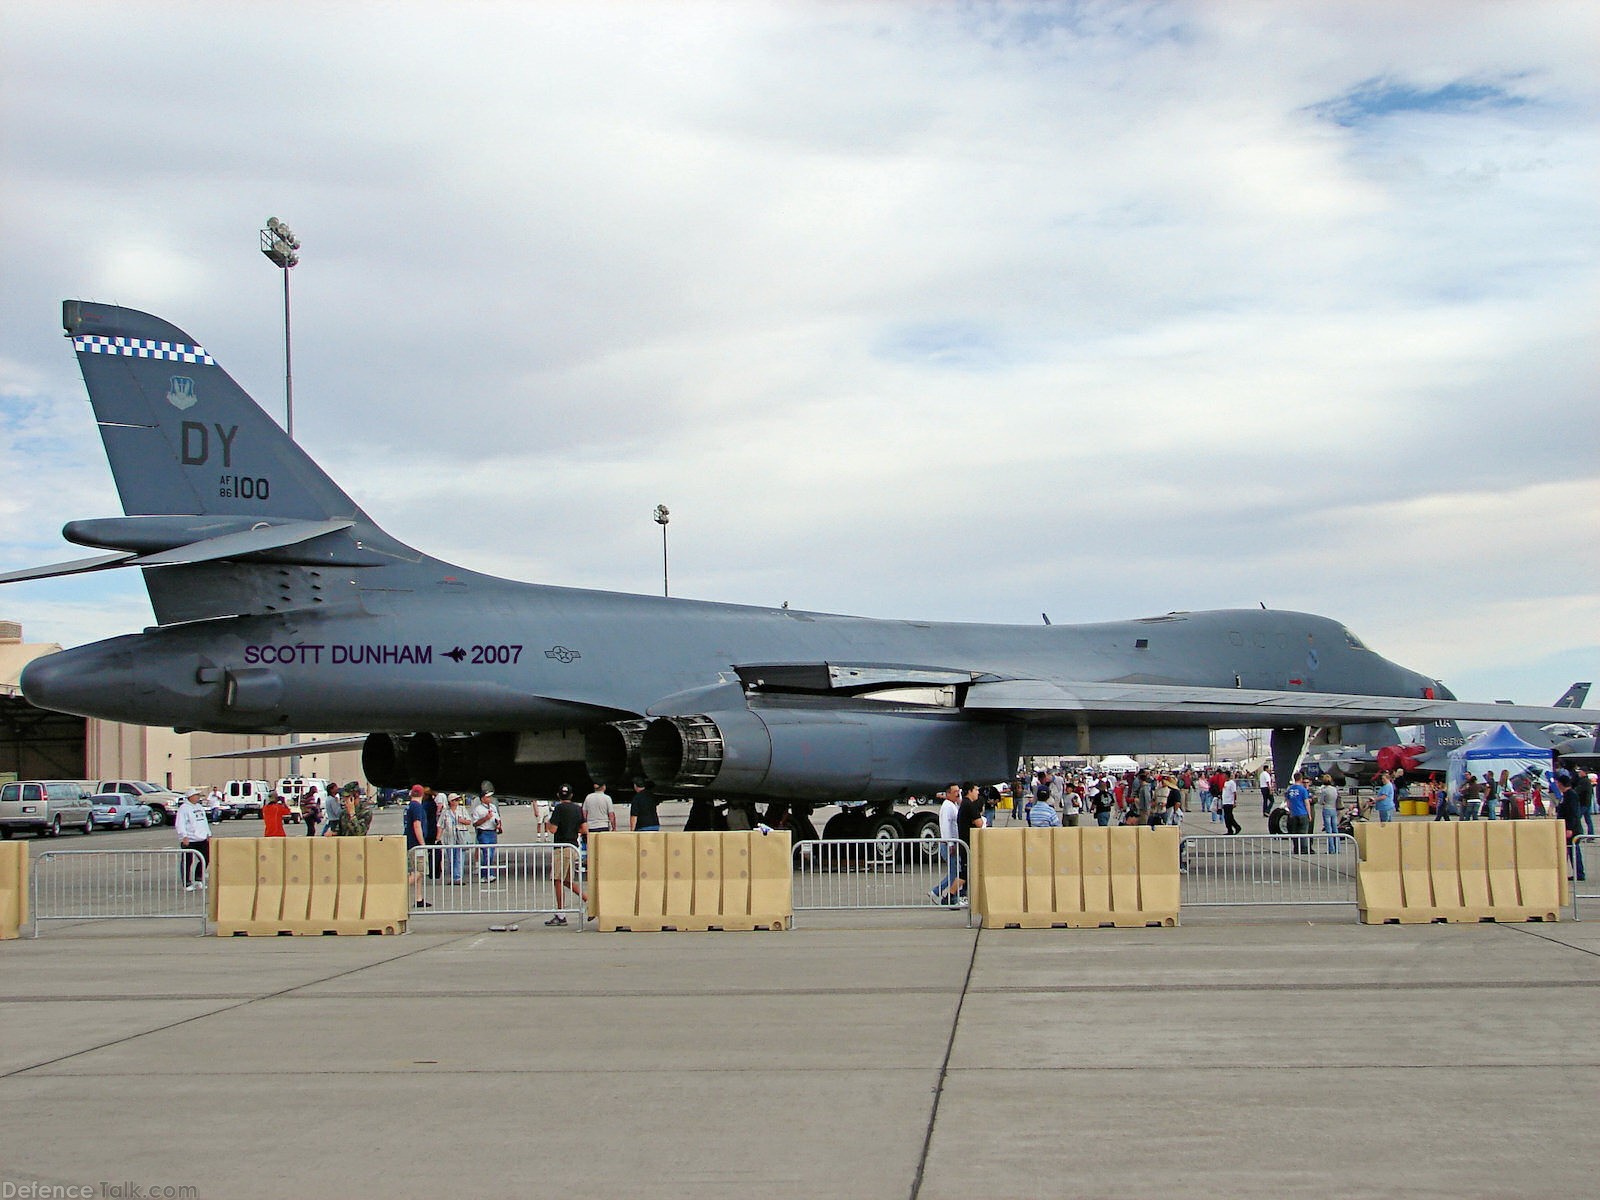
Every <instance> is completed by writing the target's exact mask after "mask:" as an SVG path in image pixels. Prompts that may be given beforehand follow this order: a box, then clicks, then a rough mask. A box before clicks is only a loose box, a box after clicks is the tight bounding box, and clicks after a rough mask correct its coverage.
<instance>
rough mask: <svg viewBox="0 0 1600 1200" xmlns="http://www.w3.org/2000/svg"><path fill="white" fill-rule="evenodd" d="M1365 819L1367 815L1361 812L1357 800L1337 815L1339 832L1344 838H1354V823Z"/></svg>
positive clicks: (1359, 803)
mask: <svg viewBox="0 0 1600 1200" xmlns="http://www.w3.org/2000/svg"><path fill="white" fill-rule="evenodd" d="M1366 819H1367V814H1366V813H1364V812H1362V811H1361V802H1360V801H1359V800H1358V801H1357V802H1356V803H1354V804H1352V805H1351V806H1350V807H1349V808H1347V809H1345V810H1344V811H1343V812H1342V813H1340V814H1339V832H1340V833H1341V834H1343V835H1344V836H1345V837H1355V835H1356V822H1357V821H1365V820H1366Z"/></svg>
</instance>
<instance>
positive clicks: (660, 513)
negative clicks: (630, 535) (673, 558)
mask: <svg viewBox="0 0 1600 1200" xmlns="http://www.w3.org/2000/svg"><path fill="white" fill-rule="evenodd" d="M671 518H672V514H671V513H670V512H669V511H668V510H667V506H666V505H665V504H658V505H656V511H655V519H656V524H657V525H659V526H661V594H662V595H663V596H670V595H671V594H672V593H671V591H669V590H668V588H667V522H668V521H669V520H671Z"/></svg>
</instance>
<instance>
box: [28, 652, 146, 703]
mask: <svg viewBox="0 0 1600 1200" xmlns="http://www.w3.org/2000/svg"><path fill="white" fill-rule="evenodd" d="M21 683H22V694H23V695H24V696H25V697H27V700H28V703H29V704H33V705H35V706H37V707H39V708H48V709H52V710H53V711H55V712H65V713H75V714H77V715H78V716H84V717H109V718H110V719H112V720H116V719H118V717H119V716H120V709H121V708H122V706H123V704H125V703H126V702H127V701H128V700H131V699H132V697H133V654H132V652H131V651H130V650H127V649H123V648H121V647H117V646H114V645H110V644H103V643H95V644H93V645H89V646H79V647H77V648H75V649H72V650H59V651H57V652H56V653H54V654H47V655H45V656H44V657H43V658H36V659H34V660H33V661H32V662H30V663H29V664H28V665H27V666H25V667H23V668H22V679H21Z"/></svg>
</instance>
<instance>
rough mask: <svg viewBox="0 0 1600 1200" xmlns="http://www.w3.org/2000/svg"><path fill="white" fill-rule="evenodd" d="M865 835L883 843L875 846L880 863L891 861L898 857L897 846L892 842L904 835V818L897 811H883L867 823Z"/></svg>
mask: <svg viewBox="0 0 1600 1200" xmlns="http://www.w3.org/2000/svg"><path fill="white" fill-rule="evenodd" d="M866 824H867V836H868V837H870V838H871V839H872V840H873V841H875V842H881V843H883V844H882V845H880V846H877V847H875V848H874V849H875V857H876V858H877V860H878V861H879V862H880V863H892V862H894V861H895V859H896V858H897V857H898V852H899V847H897V846H895V845H894V843H895V842H898V841H903V840H904V839H905V837H906V823H905V819H904V818H903V817H901V816H900V814H899V813H885V814H884V815H883V816H879V817H873V818H872V819H871V820H870V821H868V822H867V823H866Z"/></svg>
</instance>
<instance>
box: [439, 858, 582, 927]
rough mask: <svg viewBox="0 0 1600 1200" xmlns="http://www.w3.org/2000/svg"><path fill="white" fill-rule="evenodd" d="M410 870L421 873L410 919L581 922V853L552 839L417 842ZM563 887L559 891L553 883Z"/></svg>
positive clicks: (580, 923) (578, 923)
mask: <svg viewBox="0 0 1600 1200" xmlns="http://www.w3.org/2000/svg"><path fill="white" fill-rule="evenodd" d="M411 855H412V858H411V870H412V871H413V872H415V873H420V874H421V876H422V879H421V880H420V885H421V892H422V899H423V901H424V902H425V903H424V904H423V905H421V906H413V908H412V910H411V914H412V916H414V917H424V916H449V915H451V914H463V915H487V914H493V915H503V916H520V915H529V916H532V915H536V914H546V913H547V914H549V915H551V916H552V917H557V916H560V917H569V918H570V917H573V916H576V917H577V920H576V921H575V922H572V923H573V924H576V925H579V926H581V925H582V924H583V902H582V899H581V897H582V896H584V895H585V894H586V893H587V890H588V887H587V884H586V883H585V881H584V877H585V874H586V872H585V861H584V858H585V856H584V855H582V854H581V853H579V851H578V849H577V848H576V847H574V846H570V845H566V844H562V843H555V842H500V843H498V844H496V845H469V846H418V847H416V848H415V849H414V850H412V852H411ZM557 883H559V884H560V885H561V888H560V895H559V896H558V895H557V889H556V885H557Z"/></svg>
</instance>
